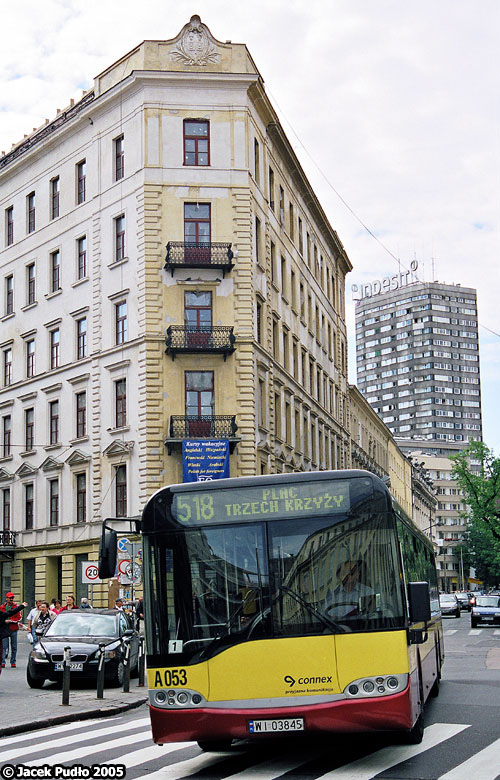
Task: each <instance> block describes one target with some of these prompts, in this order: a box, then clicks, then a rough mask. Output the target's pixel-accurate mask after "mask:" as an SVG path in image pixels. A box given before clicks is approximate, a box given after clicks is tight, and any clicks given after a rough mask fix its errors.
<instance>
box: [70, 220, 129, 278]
mask: <svg viewBox="0 0 500 780" xmlns="http://www.w3.org/2000/svg"><path fill="white" fill-rule="evenodd" d="M124 227H125V226H124ZM124 233H125V231H124ZM76 252H77V259H78V265H77V271H76V273H77V279H85V277H86V276H87V236H82V237H81V238H78V239H77V240H76Z"/></svg>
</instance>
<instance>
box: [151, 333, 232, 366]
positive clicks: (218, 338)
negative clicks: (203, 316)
mask: <svg viewBox="0 0 500 780" xmlns="http://www.w3.org/2000/svg"><path fill="white" fill-rule="evenodd" d="M235 341H236V338H235V335H234V333H233V327H232V326H227V325H210V326H208V325H202V326H200V327H195V326H192V325H170V326H169V327H168V328H167V338H166V339H165V345H166V346H165V352H166V353H167V355H172V360H174V358H175V356H176V354H177V353H178V352H220V353H222V354H223V355H224V360H225V359H226V357H227V356H228V355H230V354H231V353H232V352H234V350H235V346H234V342H235Z"/></svg>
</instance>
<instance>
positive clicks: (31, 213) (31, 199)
mask: <svg viewBox="0 0 500 780" xmlns="http://www.w3.org/2000/svg"><path fill="white" fill-rule="evenodd" d="M26 207H27V211H28V220H27V222H28V233H33V231H34V230H35V193H34V192H30V194H29V195H28V197H27V198H26Z"/></svg>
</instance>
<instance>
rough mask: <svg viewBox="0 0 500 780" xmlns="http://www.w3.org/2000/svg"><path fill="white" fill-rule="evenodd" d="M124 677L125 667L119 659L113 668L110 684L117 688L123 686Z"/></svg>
mask: <svg viewBox="0 0 500 780" xmlns="http://www.w3.org/2000/svg"><path fill="white" fill-rule="evenodd" d="M124 675H125V667H124V665H123V661H122V660H121V659H120V661H118V663H117V664H116V666H115V669H114V672H113V676H112V677H111V684H112V685H115V686H116V687H119V686H121V685H123V677H124Z"/></svg>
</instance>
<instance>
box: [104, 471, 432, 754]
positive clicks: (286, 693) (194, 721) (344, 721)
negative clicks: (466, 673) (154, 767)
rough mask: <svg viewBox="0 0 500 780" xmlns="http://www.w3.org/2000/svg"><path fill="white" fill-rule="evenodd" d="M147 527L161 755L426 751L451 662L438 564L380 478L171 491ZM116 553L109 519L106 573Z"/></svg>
mask: <svg viewBox="0 0 500 780" xmlns="http://www.w3.org/2000/svg"><path fill="white" fill-rule="evenodd" d="M137 530H138V531H140V532H141V533H142V538H143V561H144V563H143V566H144V570H143V575H144V614H145V635H146V657H147V668H148V672H147V675H148V684H149V703H150V713H151V723H152V732H153V739H154V741H155V742H157V743H166V742H176V741H187V740H195V741H197V742H198V744H199V745H200V747H202V748H203V749H205V750H222V749H225V748H227V747H228V746H229V745H230V744H231V741H232V740H237V739H250V740H260V739H262V738H265V737H266V736H267V737H269V736H270V735H273V734H276V735H277V734H285V733H286V734H290V732H298V733H306V734H312V733H320V732H323V733H342V732H344V733H345V732H362V731H364V732H387V731H391V732H399V733H400V735H401V736H402V738H403V739H404V740H405V741H409V742H414V743H416V742H420V741H421V739H422V736H423V711H424V705H425V702H426V699H427V698H428V696H429V695H432V694H434V695H435V694H437V693H438V690H439V680H440V676H441V665H442V662H443V656H444V652H443V638H442V624H441V615H440V612H439V600H438V588H437V576H436V568H435V560H434V552H433V548H432V545H431V543H430V541H429V540H428V539H427V537H425V536H424V535H423V534H422V533H420V531H418V529H417V528H416V527H415V526H414V524H413V523H412V521H411V520H410V519H409V518H408V517H407V516H405V514H404V512H403V511H402V510H401V508H400V507H398V506H397V505H396V504H395V502H394V501H393V499H392V497H391V495H390V493H389V491H388V489H387V487H386V485H385V484H384V482H383V481H382V480H380V479H379V478H378V477H376V476H375V475H373V474H372V473H370V472H365V471H357V470H356V471H355V470H351V471H349V470H346V471H329V472H328V471H322V472H306V473H290V474H276V475H266V476H259V477H248V478H243V477H241V478H238V479H222V480H215V481H212V482H199V483H187V484H179V485H171V486H170V487H165V488H162V489H161V490H159V491H158V492H157V493H155V494H154V495H153V496H152V497H151V499H150V500H149V501H148V503H147V505H146V506H145V508H144V512H143V515H142V520H141V521H139V522H138V523H137ZM115 550H116V532H114V531H112V530H110V526H109V523H108V521H105V523H104V527H103V538H102V540H101V564H100V565H101V576H112V574H113V573H114V566H115V561H114V556H115Z"/></svg>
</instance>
